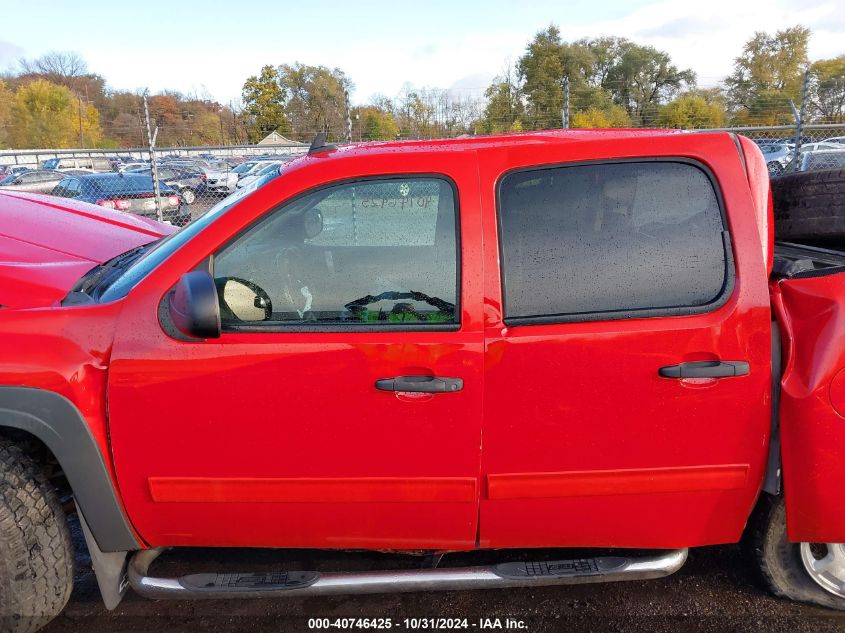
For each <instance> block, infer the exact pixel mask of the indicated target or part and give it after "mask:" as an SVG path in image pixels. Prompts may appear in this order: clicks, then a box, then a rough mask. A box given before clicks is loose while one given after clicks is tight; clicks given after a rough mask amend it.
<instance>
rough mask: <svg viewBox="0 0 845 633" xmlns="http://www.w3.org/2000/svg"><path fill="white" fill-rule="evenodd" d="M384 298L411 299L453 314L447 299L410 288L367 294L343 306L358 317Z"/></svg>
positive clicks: (452, 308) (392, 299)
mask: <svg viewBox="0 0 845 633" xmlns="http://www.w3.org/2000/svg"><path fill="white" fill-rule="evenodd" d="M385 299H387V300H390V301H396V300H398V299H411V300H412V301H420V302H422V303H427V304H428V305H430V306H433V307H435V308H437V309H438V310H440V311H441V312H445V313H447V314H450V315H454V314H455V304H454V303H449V302H448V301H444V300H443V299H441V298H439V297H432V296H430V295H427V294H425V293H424V292H417V291H415V290H411V291H410V292H401V291H399V290H388V291H386V292H382V293H381V294H377V295H367V296H366V297H361V298H360V299H355V300H354V301H350V302H349V303H347V304H345V305H344V306H343V307H345V308H346V309H347V310H349V311H350V312H351V313H352V314H354V315H355V316H356V317H358V318H360V315H361V312H362V311H363V310H364V308H366V307H367V306H368V305H370V304H373V303H378V302H379V301H383V300H385Z"/></svg>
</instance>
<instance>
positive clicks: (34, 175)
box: [0, 169, 65, 193]
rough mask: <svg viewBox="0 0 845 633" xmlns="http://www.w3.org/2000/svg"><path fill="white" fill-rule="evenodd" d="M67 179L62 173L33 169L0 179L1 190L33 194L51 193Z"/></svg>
mask: <svg viewBox="0 0 845 633" xmlns="http://www.w3.org/2000/svg"><path fill="white" fill-rule="evenodd" d="M64 177H65V174H64V173H62V172H60V171H50V170H46V169H33V170H29V171H22V172H18V173H15V174H9V175H8V176H6V177H5V178H3V179H0V188H2V189H9V190H15V191H30V192H32V193H50V192H51V191H52V190H53V187H55V186H56V184H57V183H58V182H59V181H60V180H61V179H62V178H64Z"/></svg>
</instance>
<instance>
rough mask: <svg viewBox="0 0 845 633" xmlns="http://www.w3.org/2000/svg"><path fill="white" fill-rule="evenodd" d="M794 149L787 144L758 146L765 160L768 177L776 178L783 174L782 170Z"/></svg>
mask: <svg viewBox="0 0 845 633" xmlns="http://www.w3.org/2000/svg"><path fill="white" fill-rule="evenodd" d="M794 149H795V146H794V145H790V144H787V143H771V144H767V145H760V151H761V152H763V157H764V158H765V159H766V166H767V168H768V170H769V174H770V175H772V176H778V175H780V174H781V173H783V170H784V169H785V168H786V166H787V164H788V163H789V161H790V160H791V159H792V156H793V154H794Z"/></svg>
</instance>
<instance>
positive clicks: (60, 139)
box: [12, 79, 102, 148]
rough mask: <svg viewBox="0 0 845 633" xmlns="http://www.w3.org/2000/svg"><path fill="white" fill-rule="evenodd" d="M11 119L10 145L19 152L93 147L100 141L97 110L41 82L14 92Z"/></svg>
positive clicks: (55, 85) (64, 90)
mask: <svg viewBox="0 0 845 633" xmlns="http://www.w3.org/2000/svg"><path fill="white" fill-rule="evenodd" d="M12 118H13V120H14V121H15V126H14V128H13V129H12V144H13V145H14V146H15V147H19V148H24V147H26V148H42V147H45V148H47V147H49V148H53V147H55V148H63V147H78V146H79V145H80V144H85V145H88V146H96V144H97V143H99V142H100V140H101V139H102V130H101V129H100V114H99V112H98V111H97V109H96V108H95V107H94V106H93V105H91V104H86V103H83V102H82V101H81V100H80V99H78V98H77V97H76V96H75V95H74V94H73V93H72V92H71V91H70V90H69V89H68V88H66V87H64V86H60V85H58V84H54V83H51V82H49V81H46V80H44V79H36V80H35V81H32V82H30V83H28V84H26V85H25V86H21V87H20V88H18V90H17V92H16V93H15V101H14V104H13V106H12ZM80 128H81V129H80ZM80 137H82V138H80ZM81 140H82V143H80V141H81Z"/></svg>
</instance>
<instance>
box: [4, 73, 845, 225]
mask: <svg viewBox="0 0 845 633" xmlns="http://www.w3.org/2000/svg"><path fill="white" fill-rule="evenodd" d="M806 84H807V82H806V81H805V93H804V94H802V100H801V101H800V107H797V108H796V107H795V105H794V104H792V102H790V101H788V100H787V101H784V99H783V98H777V99H772V100H769V101H761V102H758V103H756V104H755V106H754V107H755V108H756V109H755V110H754V111H753V112H751V111H749V112H745V113H742V112H739V113H737V112H733V113H732V115H731V117H730V120H731V121H732V122H733V123H734V125H733V126H725V123H726V120H725V119H726V118H727V110H726V109H725V103H724V93H723V92H720V91H719V89H717V88H711V89H696V90H695V91H693V92H689V93H686V94H682V95H680V96H678V95H674V97H672V98H670V94H669V93H668V92H667V94H666V95H663V96H660V95H657V96H655V95H653V94H650V95H646V94H644V93H643V94H639V93H637V92H636V91H633V92H632V91H630V90H628V89H623V86H622V85H621V84H620V85H613V84H612V82H608V81H603V82H602V83H601V85H586V84H584V83H583V82H582V83H581V84H577V83H573V84H572V85H570V82H569V81H564V82H562V84H561V85H560V86H557V87H553V88H550V89H549V90H548V92H547V93H543V94H540V95H533V97H532V98H531V99H526V95H525V94H524V91H523V92H520V89H518V88H517V87H516V85H511V84H510V83H509V82H508V80H507V78H505V79H503V80H502V81H500V82H499V83H494V84H493V85H491V86H490V87H489V88H488V89H486V90H483V91H479V90H467V91H457V92H456V91H446V90H441V89H433V88H428V89H420V90H415V89H412V88H406V89H403V92H402V93H401V94H400V95H397V97H395V98H393V99H386V98H381V99H380V100H377V101H373V102H372V104H370V105H366V106H355V107H353V106H352V105H351V103H350V102H349V95H348V93H346V92H344V93H343V97H342V98H341V99H340V100H339V101H338V102H337V103H334V104H333V105H332V108H333V109H331V111H327V113H326V115H325V117H324V120H323V122H322V123H320V124H317V123H313V122H309V121H310V119H309V117H308V116H307V115H308V113H306V112H303V113H300V115H301V116H300V118H299V119H291V122H289V124H290V126H293V127H289V128H288V129H282V128H280V127H274V126H273V125H270V126H264V127H262V126H261V125H259V126H258V127H256V121H255V120H254V119H251V118H250V117H249V116H248V114H247V113H245V112H239V111H238V110H237V109H236V108H235V107H233V106H231V104H230V105H229V106H220V105H219V104H216V103H214V102H211V101H208V100H201V99H197V98H193V99H192V98H186V97H184V95H175V96H173V95H169V94H163V95H153V96H148V94H147V93H146V92H144V93H141V94H128V93H126V94H122V95H112V97H110V99H111V100H110V101H109V102H108V103H104V104H93V103H87V102H86V101H85V100H84V99H82V97H79V99H78V103H77V102H74V103H75V105H73V104H72V105H73V108H72V109H74V108H76V109H78V112H76V109H74V112H73V114H74V116H73V117H71V119H72V120H71V121H70V123H68V122H67V121H66V122H65V123H66V124H67V125H70V128H69V130H66V131H65V132H66V136H67V135H68V134H69V135H70V136H69V139H70V141H68V138H65V139H64V141H63V142H62V143H63V144H65V145H67V144H68V143H69V142H70V143H73V141H78V144H79V148H78V149H60V148H59V147H57V146H54V147H50V144H51V142H50V141H49V140H45V141H43V143H42V145H43V147H39V148H37V149H18V150H3V149H2V148H0V188H6V189H10V190H17V191H26V192H32V193H42V194H52V195H58V196H63V197H67V198H74V199H78V200H82V201H85V202H91V203H94V204H98V205H100V206H103V207H106V208H109V209H115V210H120V211H130V212H133V213H139V214H141V215H147V216H149V217H153V218H156V219H159V220H164V221H169V222H172V223H174V224H184V223H185V222H187V221H189V220H190V219H191V218H192V217H196V216H197V215H199V214H201V213H203V212H204V211H205V210H207V209H208V208H210V207H211V206H212V205H213V204H214V203H215V202H216V201H217V200H218V199H220V198H221V197H223V196H226V195H229V194H231V193H233V192H235V191H236V190H237V189H239V188H243V187H245V186H248V185H249V184H250V183H254V182H256V180H258V179H259V178H262V177H263V176H264V175H266V174H271V173H278V171H279V169H280V167H281V166H282V165H283V164H284V163H285V162H287V161H289V160H291V159H292V158H293V157H295V156H298V155H301V154H303V153H304V152H305V151H307V148H308V143H309V142H310V140H311V139H312V138H313V137H314V135H315V134H316V133H317V132H326V133H327V134H328V136H329V140H330V141H334V142H339V143H343V142H366V141H369V140H377V139H378V140H383V139H405V138H443V137H456V136H473V135H481V134H495V133H503V132H518V131H522V130H536V129H550V128H560V127H572V128H591V127H595V128H607V127H617V128H618V127H640V128H642V127H650V128H677V129H687V130H711V131H712V130H727V131H731V132H735V133H738V134H742V135H745V136H747V137H749V138H751V139H752V140H754V141H755V142H756V143H757V144H758V145H759V147H760V149H761V150H762V151H763V154H764V157H765V158H766V163H767V165H768V167H769V173H770V175H771V176H772V177H776V176H779V175H781V174H785V173H791V172H796V171H806V170H816V169H833V168H842V167H843V166H845V122H839V123H819V122H818V121H819V120H826V119H828V120H829V119H830V117H829V116H827V117H826V116H822V115H821V114H820V113H819V112H818V111H817V109H813V107H812V99H809V98H808V97H807V93H806ZM658 97H659V98H658ZM94 106H96V108H95V107H94ZM109 108H111V110H110V109H109ZM92 110H96V111H97V112H99V120H100V124H99V130H100V131H99V132H98V133H99V134H100V135H101V137H99V140H98V137H97V136H96V134H95V133H94V132H93V131H92V127H91V126H90V125H89V123H88V121H87V118H86V117H88V116H93V115H92V114H91V113H92ZM112 110H113V111H112ZM77 114H78V116H77ZM752 115H753V118H754V120H756V121H760V120H765V121H771V122H772V123H775V124H773V125H766V126H760V125H756V126H739V122H741V121H742V120H743V118H744V117H745V118H748V117H751V116H752ZM835 118H836V117H834V119H835ZM840 118H841V117H840ZM837 120H839V119H837ZM294 123H296V125H293V124H294ZM14 125H16V123H15V121H12V126H13V127H14ZM48 125H49V122H48ZM77 128H78V129H77ZM48 132H51V133H52V131H50V130H48ZM283 132H284V133H283ZM51 133H45V136H44V138H45V139H49V138H52V136H51ZM105 139H110V141H109V142H110V143H117V144H119V145H123V146H122V147H116V148H111V149H103V148H85V146H84V144H85V143H86V142H89V141H98V142H100V143H101V144H102V143H104V142H105ZM246 139H251V140H253V141H255V140H256V139H258V140H257V142H252V143H246V142H244V141H245V140H246Z"/></svg>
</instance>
